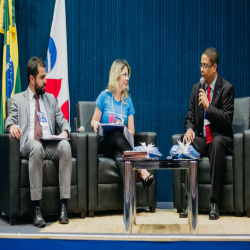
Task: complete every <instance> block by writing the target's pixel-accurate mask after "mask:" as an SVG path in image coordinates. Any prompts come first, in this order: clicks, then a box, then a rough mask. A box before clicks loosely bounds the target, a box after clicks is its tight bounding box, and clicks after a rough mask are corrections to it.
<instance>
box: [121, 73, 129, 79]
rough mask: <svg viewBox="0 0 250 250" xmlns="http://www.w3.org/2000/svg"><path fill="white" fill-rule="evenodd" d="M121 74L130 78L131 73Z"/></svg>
mask: <svg viewBox="0 0 250 250" xmlns="http://www.w3.org/2000/svg"><path fill="white" fill-rule="evenodd" d="M121 75H123V76H124V77H128V78H130V75H129V74H127V73H121Z"/></svg>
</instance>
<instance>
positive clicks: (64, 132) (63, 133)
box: [60, 131, 68, 138]
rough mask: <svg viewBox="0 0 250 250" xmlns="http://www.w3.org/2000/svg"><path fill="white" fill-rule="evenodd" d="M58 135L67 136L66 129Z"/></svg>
mask: <svg viewBox="0 0 250 250" xmlns="http://www.w3.org/2000/svg"><path fill="white" fill-rule="evenodd" d="M60 136H63V137H65V138H68V133H67V132H66V131H63V132H62V133H61V134H60Z"/></svg>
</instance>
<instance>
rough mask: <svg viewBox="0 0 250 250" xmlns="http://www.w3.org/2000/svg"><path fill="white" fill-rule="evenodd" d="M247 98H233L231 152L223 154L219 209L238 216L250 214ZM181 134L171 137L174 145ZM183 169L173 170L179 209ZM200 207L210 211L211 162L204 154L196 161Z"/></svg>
mask: <svg viewBox="0 0 250 250" xmlns="http://www.w3.org/2000/svg"><path fill="white" fill-rule="evenodd" d="M249 102H250V98H249V97H244V98H236V99H235V101H234V119H233V132H234V135H233V143H234V148H233V155H227V156H226V157H225V161H226V170H225V179H224V183H223V185H222V188H221V198H220V203H219V209H220V211H227V212H236V216H240V215H241V213H242V212H243V211H244V210H245V211H246V210H248V215H249V216H250V183H249V180H250V156H249V152H248V150H249V148H250V130H249V117H250V114H249V111H250V109H249V107H250V106H249ZM181 135H182V134H176V135H173V136H172V144H173V145H175V144H177V140H178V139H180V137H181ZM184 176H185V174H184V170H181V171H173V198H174V207H175V208H177V211H178V212H180V211H181V209H183V208H184V207H185V206H186V199H185V177H184ZM198 186H199V210H205V211H208V210H209V201H210V190H211V180H210V163H209V159H208V157H203V158H202V161H201V162H199V164H198Z"/></svg>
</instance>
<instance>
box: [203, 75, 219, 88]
mask: <svg viewBox="0 0 250 250" xmlns="http://www.w3.org/2000/svg"><path fill="white" fill-rule="evenodd" d="M217 76H218V74H217V75H216V77H215V79H214V80H213V81H212V83H211V84H210V88H211V89H212V90H213V91H214V87H215V83H216V81H217ZM207 86H208V85H207V83H206V89H207Z"/></svg>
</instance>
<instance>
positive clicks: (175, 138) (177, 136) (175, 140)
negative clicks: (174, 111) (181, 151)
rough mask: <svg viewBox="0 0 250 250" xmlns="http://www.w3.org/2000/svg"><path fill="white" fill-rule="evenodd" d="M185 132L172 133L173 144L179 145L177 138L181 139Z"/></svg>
mask: <svg viewBox="0 0 250 250" xmlns="http://www.w3.org/2000/svg"><path fill="white" fill-rule="evenodd" d="M182 136H183V134H175V135H172V146H174V145H178V143H177V140H180V139H181V137H182Z"/></svg>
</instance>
